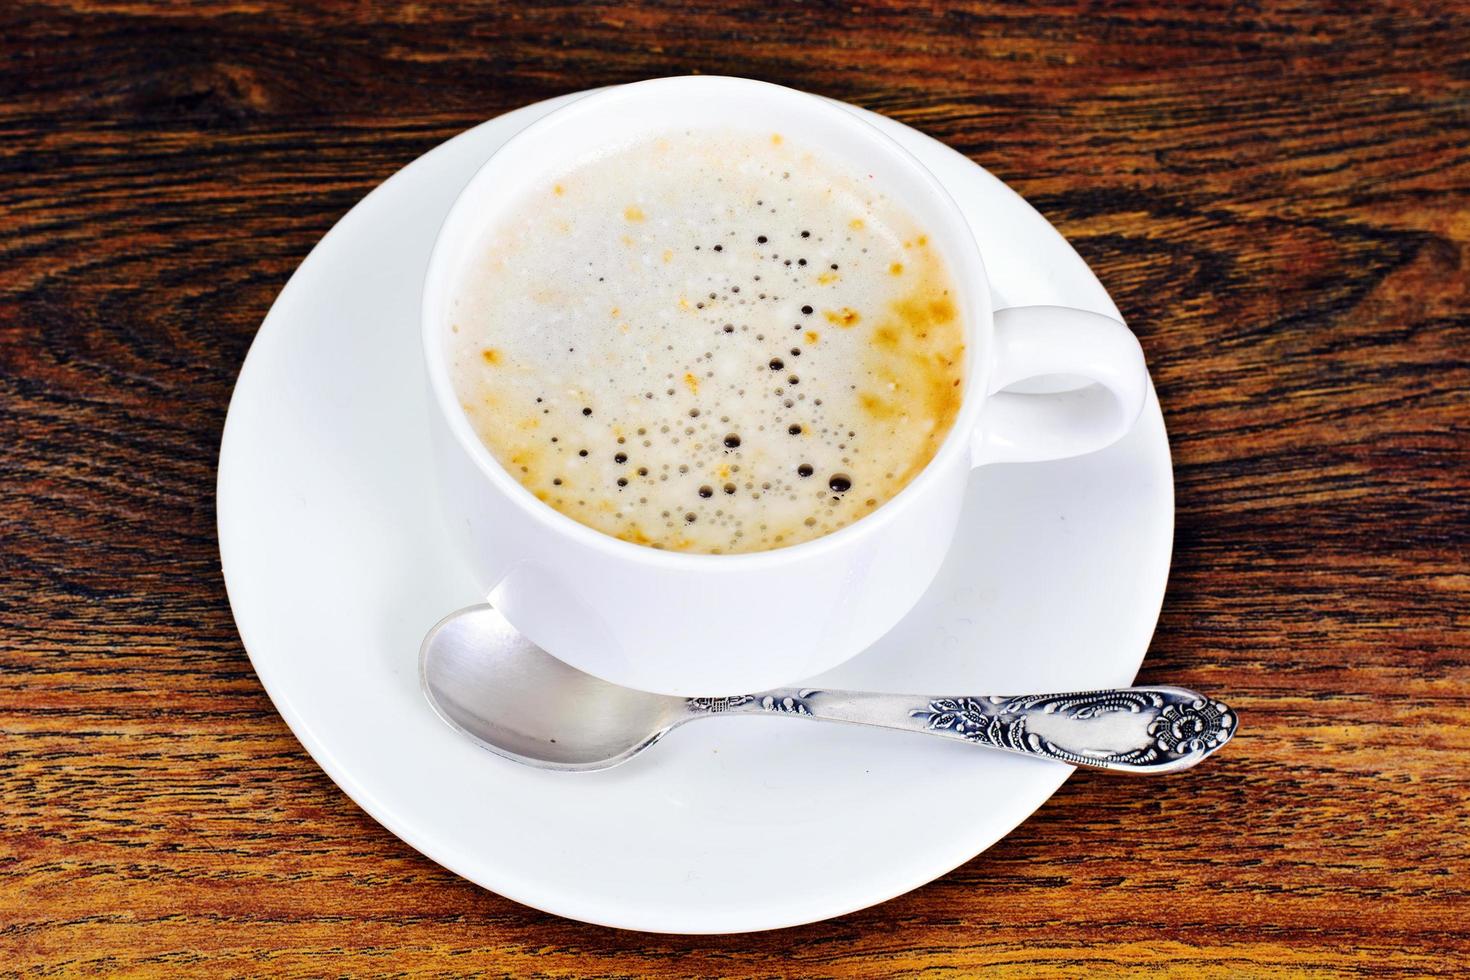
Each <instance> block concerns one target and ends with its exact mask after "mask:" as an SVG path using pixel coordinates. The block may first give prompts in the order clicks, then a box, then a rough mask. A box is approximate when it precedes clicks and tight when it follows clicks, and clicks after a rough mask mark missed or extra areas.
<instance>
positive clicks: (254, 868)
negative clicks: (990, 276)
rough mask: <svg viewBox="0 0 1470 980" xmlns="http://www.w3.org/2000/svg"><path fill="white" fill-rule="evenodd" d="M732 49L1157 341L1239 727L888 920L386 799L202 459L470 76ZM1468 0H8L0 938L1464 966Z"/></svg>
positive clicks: (750, 958) (493, 96) (579, 70)
mask: <svg viewBox="0 0 1470 980" xmlns="http://www.w3.org/2000/svg"><path fill="white" fill-rule="evenodd" d="M691 71H700V72H705V73H731V74H744V75H752V76H755V77H760V78H765V79H769V80H772V81H778V82H782V83H785V84H789V85H794V86H797V87H800V88H804V89H809V90H812V91H816V92H820V93H823V94H827V95H831V96H835V97H838V98H842V99H846V100H849V101H852V102H855V103H858V104H860V105H865V106H868V107H871V108H874V109H877V110H879V111H881V112H886V113H889V114H891V115H893V116H895V117H896V118H898V119H901V120H903V121H904V122H907V123H909V124H911V125H914V126H917V127H918V128H920V129H922V130H925V131H927V132H929V133H931V134H933V135H935V136H937V137H939V138H940V139H943V140H945V141H947V142H949V143H950V144H951V145H953V146H955V147H957V148H958V149H960V150H961V151H963V152H965V153H967V154H969V155H970V156H972V157H973V158H974V159H976V160H978V161H979V162H981V163H983V164H984V165H985V166H987V167H988V168H990V169H991V170H992V171H993V172H995V173H996V174H997V175H999V176H1000V177H1002V178H1003V179H1004V180H1006V181H1007V182H1008V183H1010V184H1011V185H1012V186H1013V187H1015V188H1016V189H1017V190H1019V191H1020V192H1021V193H1023V194H1024V195H1026V196H1027V197H1028V198H1029V199H1030V200H1031V201H1032V202H1033V203H1035V204H1036V205H1037V207H1038V208H1040V210H1041V211H1042V212H1043V213H1044V214H1046V215H1047V217H1048V218H1050V219H1051V220H1052V221H1053V222H1055V223H1056V225H1057V226H1058V227H1059V228H1060V229H1061V230H1062V231H1063V233H1065V234H1066V235H1067V236H1068V237H1069V238H1070V239H1071V240H1072V241H1073V243H1074V244H1075V245H1076V246H1077V248H1078V250H1079V251H1080V252H1081V253H1082V255H1083V257H1084V258H1086V259H1087V260H1088V262H1090V263H1091V264H1092V266H1093V267H1094V268H1095V269H1096V270H1097V272H1098V274H1099V276H1100V277H1101V278H1102V280H1103V282H1104V283H1105V284H1106V285H1107V286H1108V288H1109V289H1110V290H1111V291H1112V294H1113V296H1114V297H1115V299H1116V300H1117V302H1118V305H1119V306H1120V307H1121V308H1122V310H1123V312H1124V314H1125V316H1126V317H1127V318H1128V320H1129V322H1130V324H1131V325H1132V326H1133V328H1134V329H1135V330H1136V331H1137V333H1138V334H1139V336H1140V338H1141V340H1142V342H1143V345H1144V348H1145V350H1146V352H1147V354H1148V357H1149V361H1150V363H1151V366H1152V369H1153V372H1154V377H1155V380H1156V383H1157V386H1158V390H1159V396H1160V400H1161V402H1162V404H1163V408H1164V413H1165V416H1166V418H1167V422H1168V426H1169V430H1170V435H1171V440H1172V445H1173V450H1174V454H1175V456H1174V461H1175V468H1176V475H1177V480H1178V535H1177V541H1176V550H1175V564H1174V571H1173V575H1172V578H1171V581H1170V585H1169V592H1168V597H1167V599H1166V601H1165V605H1164V611H1163V618H1162V621H1161V622H1160V625H1159V631H1158V636H1157V639H1156V642H1155V644H1154V647H1153V651H1152V653H1151V655H1150V657H1149V659H1148V662H1147V663H1146V665H1145V668H1144V672H1143V675H1142V676H1143V679H1144V680H1147V681H1157V682H1163V681H1171V682H1175V683H1180V684H1186V685H1189V686H1193V687H1198V688H1201V689H1204V690H1209V691H1218V692H1221V693H1222V694H1228V695H1229V697H1230V698H1231V700H1232V702H1233V703H1235V704H1237V705H1238V707H1239V708H1240V711H1241V715H1242V718H1243V721H1244V731H1243V734H1242V735H1241V736H1240V738H1238V739H1237V740H1236V741H1235V742H1234V743H1233V744H1232V745H1231V747H1230V748H1229V749H1228V750H1227V751H1226V752H1225V753H1224V754H1222V755H1221V756H1220V757H1218V759H1217V760H1215V761H1214V762H1212V763H1211V764H1209V765H1206V766H1204V767H1202V768H1201V769H1198V770H1194V771H1192V772H1190V773H1187V774H1184V775H1181V776H1179V777H1177V778H1171V779H1169V780H1168V781H1167V783H1165V784H1160V786H1161V790H1158V791H1154V792H1151V793H1150V794H1149V795H1148V796H1147V797H1146V798H1145V797H1143V796H1142V795H1141V794H1139V793H1138V792H1137V784H1135V783H1133V782H1130V781H1128V780H1125V779H1118V778H1110V777H1107V776H1100V775H1093V774H1086V773H1082V774H1079V775H1077V776H1076V777H1074V778H1073V779H1072V780H1071V781H1070V782H1069V783H1068V784H1067V785H1066V787H1065V788H1064V789H1063V790H1062V791H1061V792H1060V793H1058V794H1057V796H1056V797H1055V798H1054V799H1053V800H1052V802H1051V803H1050V804H1048V805H1047V806H1046V807H1045V808H1044V809H1043V810H1042V811H1041V812H1040V813H1039V814H1038V815H1037V816H1036V817H1035V818H1033V819H1032V820H1030V821H1029V822H1028V823H1026V824H1025V825H1024V826H1023V827H1022V828H1020V829H1019V830H1018V831H1017V832H1016V833H1014V834H1013V835H1011V836H1010V837H1009V838H1008V839H1007V840H1005V841H1004V842H1002V843H1001V844H999V845H997V846H996V847H995V848H993V849H992V850H991V851H989V852H987V853H986V854H984V855H983V856H981V857H979V858H977V859H975V860H974V861H971V862H970V863H969V864H967V865H966V866H964V867H963V868H961V869H959V870H958V871H956V872H954V873H953V874H950V875H949V876H947V877H945V878H944V879H942V880H940V881H938V882H935V883H934V884H931V885H929V886H928V887H926V888H923V889H921V890H919V891H917V892H914V893H912V894H909V895H906V896H904V897H902V898H899V899H895V900H894V901H891V902H889V903H887V904H885V905H882V906H880V907H878V908H874V909H869V910H866V911H863V912H859V913H855V914H852V915H848V916H844V917H842V918H840V919H837V920H834V921H831V922H827V923H822V924H819V925H813V926H807V927H802V928H797V929H792V930H786V931H782V932H777V933H770V934H763V935H754V936H730V937H714V938H701V939H692V938H683V937H662V936H650V935H640V934H628V933H618V932H613V931H610V930H606V929H601V928H595V927H590V926H584V925H580V924H577V923H572V922H567V921H564V920H560V919H557V918H554V917H551V916H547V915H543V914H540V913H537V912H533V911H530V910H528V909H525V908H522V907H520V906H517V905H515V904H513V903H511V902H509V901H507V900H504V899H502V898H500V897H498V896H496V895H493V894H490V893H487V892H484V891H482V890H480V889H478V888H476V887H474V886H472V885H470V884H468V883H466V882H464V881H462V880H459V879H458V878H456V877H455V876H453V875H451V874H449V873H448V872H446V871H444V870H443V869H441V868H439V867H437V866H436V865H434V864H432V863H431V862H429V861H428V860H426V859H424V858H422V857H420V856H419V855H417V854H416V853H415V852H413V851H412V850H410V849H409V848H408V847H407V846H405V845H404V844H402V843H400V842H399V841H398V840H397V839H395V838H394V837H393V836H392V835H390V834H389V833H387V832H386V831H384V830H382V829H381V828H380V827H378V826H377V825H376V824H375V823H373V821H371V820H370V819H369V818H367V817H366V816H365V815H363V814H362V813H361V812H360V811H359V810H358V809H357V808H356V807H355V806H354V805H353V804H352V803H351V802H350V801H349V800H348V799H347V798H346V797H345V796H344V795H343V794H342V793H340V792H339V791H338V790H337V789H335V787H334V786H333V785H332V784H331V783H330V781H329V780H328V779H327V778H326V777H325V776H324V775H323V774H322V773H321V772H320V771H319V770H318V769H317V768H316V767H315V766H314V765H313V764H312V763H311V761H310V759H309V758H308V757H307V756H306V754H305V752H304V751H303V750H302V749H301V747H300V746H299V745H298V744H297V743H296V741H295V740H294V739H293V738H292V736H291V735H290V733H289V732H288V731H287V730H286V727H285V725H284V723H283V722H282V721H281V720H280V718H279V717H278V716H277V715H276V714H275V712H274V711H273V710H272V708H271V705H270V702H269V700H268V699H267V697H266V695H265V693H264V691H263V690H262V689H261V687H260V684H259V683H258V682H257V680H256V678H255V676H254V674H253V672H252V671H251V668H250V665H249V662H248V661H247V659H246V657H245V654H244V651H243V650H242V649H241V646H240V642H239V639H238V637H237V636H236V634H235V630H234V627H233V624H232V621H231V618H230V613H229V609H228V606H227V604H226V600H225V595H224V590H223V585H222V582H221V579H220V573H219V565H218V560H217V552H216V542H215V534H214V501H213V489H214V469H215V462H216V454H217V449H218V443H219V434H220V427H221V424H222V422H223V419H224V413H225V408H226V405H227V403H228V399H229V395H230V390H231V386H232V384H233V381H234V378H235V375H236V372H237V370H238V368H239V365H240V363H241V360H242V358H243V356H244V354H245V350H246V348H247V347H248V345H249V343H250V340H251V338H252V336H253V335H254V332H255V330H256V328H257V326H258V324H259V322H260V320H261V317H262V316H263V315H264V313H265V310H266V309H267V307H268V306H269V304H270V302H271V299H272V298H273V296H274V295H275V294H276V292H277V291H278V290H279V289H280V288H281V286H282V284H283V283H284V282H285V281H286V279H287V277H288V276H289V275H290V273H291V271H292V269H293V268H294V267H295V266H296V264H297V263H298V262H299V261H300V260H301V258H302V257H303V256H304V255H305V254H306V253H307V251H308V250H309V249H310V248H311V246H312V245H313V243H314V242H315V241H316V240H317V239H318V238H319V237H320V236H321V235H322V233H324V232H325V231H326V230H327V229H328V228H329V227H330V226H331V225H332V223H333V222H334V221H335V220H336V219H337V218H338V217H340V216H341V214H342V213H343V212H344V211H346V210H347V208H348V207H350V206H351V205H352V204H353V203H354V202H355V201H356V200H357V199H358V198H360V197H361V196H362V195H363V194H365V193H366V192H367V191H368V190H369V189H371V188H372V187H373V186H374V185H375V184H377V183H378V182H379V181H381V180H382V179H383V178H385V177H386V176H388V175H389V174H391V173H392V172H393V171H394V170H396V169H397V168H399V167H400V166H402V165H404V164H405V163H407V162H408V161H410V160H412V159H413V158H414V157H416V156H417V155H419V154H420V153H422V152H424V151H425V150H427V149H429V148H430V147H432V146H434V145H435V144H437V143H439V142H440V141H442V140H444V139H446V138H447V137H449V136H451V135H453V134H455V133H457V132H459V131H461V130H463V129H465V128H467V127H469V126H470V125H472V124H474V123H476V122H479V121H480V120H482V119H484V118H487V117H489V116H492V115H495V114H497V113H500V112H502V111H505V110H507V109H510V108H513V107H516V106H519V105H522V104H525V103H527V102H531V101H534V100H537V99H540V98H543V97H547V96H551V95H555V94H558V93H562V92H567V91H572V90H576V89H580V88H585V87H589V86H593V85H600V84H607V83H613V82H621V81H627V80H632V79H637V78H643V77H648V76H655V75H665V74H676V73H684V72H691ZM1467 248H1470V8H1467V6H1466V5H1465V4H1464V3H1463V2H1460V3H1455V2H1449V3H1435V4H1421V3H1407V2H1406V3H1402V4H1397V5H1395V4H1381V3H1375V2H1352V3H1346V2H1345V3H1340V4H1331V3H1318V2H1305V0H1302V2H1286V3H1279V4H1267V3H1259V2H1257V3H1252V2H1240V3H1211V2H1202V0H1188V2H1187V3H1185V4H1181V5H1174V4H1159V5H1156V6H1153V5H1151V6H1130V5H1126V4H1083V5H1079V6H1071V5H1060V4H1056V5H1052V4H1047V5H1030V4H1021V3H996V4H954V5H950V4H932V5H926V4H908V3H901V2H897V0H889V2H874V3H866V2H856V3H852V2H844V3H824V2H811V3H797V2H792V3H786V4H779V5H776V4H765V3H758V4H749V5H746V4H735V3H731V2H728V0H721V2H709V0H694V2H688V0H685V2H679V3H674V2H660V3H651V4H646V5H643V6H639V7H619V6H613V5H602V4H586V5H584V4H572V3H564V4H547V5H540V6H529V5H525V4H520V3H506V4H502V5H496V6H485V7H479V6H471V5H468V4H464V3H459V2H445V3H435V4H413V5H396V4H388V3H379V2H373V0H364V2H359V3H352V4H346V3H344V4H322V3H293V4H277V3H273V2H255V3H240V2H218V3H209V2H200V3H194V4H188V5H178V6H155V5H151V4H145V3H136V2H134V3H127V2H118V3H109V2H91V3H88V2H77V3H65V4H61V3H59V4H45V3H29V2H25V0H19V2H16V0H12V2H10V3H7V4H4V5H0V617H3V619H0V976H29V975H99V976H125V977H126V976H151V975H171V974H176V973H177V974H185V973H188V974H200V975H206V976H211V977H217V976H231V975H276V976H321V975H333V976H336V975H363V976H368V975H372V976H377V975H400V974H402V975H408V974H412V975H423V976H440V975H443V976H449V975H462V974H467V973H473V972H479V973H483V974H488V975H511V976H537V977H669V978H673V977H711V976H720V975H729V976H797V975H802V976H838V977H847V976H851V977H877V976H913V975H918V974H934V975H952V976H969V975H974V974H976V973H978V972H979V971H980V970H981V969H982V968H988V969H997V968H999V969H1002V970H1008V971H1010V972H1013V973H1015V974H1017V975H1022V974H1024V975H1042V976H1070V975H1081V974H1084V973H1088V972H1101V973H1106V974H1107V975H1120V974H1124V973H1133V972H1137V973H1152V974H1156V975H1169V974H1177V973H1180V972H1183V971H1184V970H1186V969H1189V970H1192V971H1195V972H1196V973H1198V975H1200V976H1205V977H1239V976H1256V977H1271V976H1298V975H1302V974H1314V975H1320V976H1360V975H1363V974H1384V975H1402V976H1440V975H1442V976H1449V975H1454V974H1461V975H1463V973H1464V971H1465V970H1466V969H1467V968H1466V963H1467V962H1470V959H1467V957H1470V895H1467V890H1470V889H1467V885H1466V875H1470V763H1467V759H1470V639H1467V634H1470V572H1467V568H1466V555H1467V553H1470V432H1467V429H1470V268H1467Z"/></svg>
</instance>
